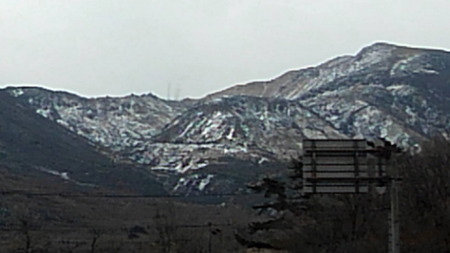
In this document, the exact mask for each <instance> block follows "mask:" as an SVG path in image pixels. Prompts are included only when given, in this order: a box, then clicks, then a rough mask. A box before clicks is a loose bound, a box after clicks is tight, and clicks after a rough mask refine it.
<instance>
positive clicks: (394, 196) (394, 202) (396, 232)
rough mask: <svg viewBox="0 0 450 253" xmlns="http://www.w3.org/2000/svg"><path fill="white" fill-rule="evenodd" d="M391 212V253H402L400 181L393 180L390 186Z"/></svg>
mask: <svg viewBox="0 0 450 253" xmlns="http://www.w3.org/2000/svg"><path fill="white" fill-rule="evenodd" d="M389 195H390V196H389V198H390V202H391V203H390V204H391V206H390V212H389V250H388V252H389V253H400V226H399V220H398V211H399V208H398V205H399V203H398V180H397V178H395V177H394V178H391V182H390V185H389Z"/></svg>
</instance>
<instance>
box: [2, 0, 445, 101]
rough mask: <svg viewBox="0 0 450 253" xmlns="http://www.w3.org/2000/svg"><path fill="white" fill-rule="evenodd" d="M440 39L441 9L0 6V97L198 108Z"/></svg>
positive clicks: (64, 2)
mask: <svg viewBox="0 0 450 253" xmlns="http://www.w3.org/2000/svg"><path fill="white" fill-rule="evenodd" d="M449 27H450V1H449V0H296V1H295V0H127V1H125V0H0V86H1V85H7V84H40V85H42V86H45V87H48V88H51V89H63V90H68V91H71V92H75V93H78V94H80V95H86V96H100V95H107V94H108V95H125V94H130V93H135V94H141V93H148V92H151V93H154V94H156V95H158V96H161V97H167V95H168V86H169V85H170V94H171V97H172V98H174V97H175V96H176V94H177V93H178V97H179V98H183V97H201V96H204V95H205V94H207V93H211V92H214V91H218V90H221V89H224V88H226V87H229V86H232V85H235V84H238V83H246V82H248V81H251V80H266V79H271V78H273V77H276V76H278V75H280V74H282V73H283V72H285V71H287V70H290V69H299V68H303V67H307V66H311V65H317V64H319V63H321V62H323V61H325V60H328V59H330V58H333V57H335V56H338V55H344V54H354V53H356V52H357V51H359V50H360V49H361V48H362V47H364V46H366V45H368V44H371V43H373V42H375V41H387V42H393V43H397V44H403V45H413V46H423V47H433V48H441V49H450V32H449Z"/></svg>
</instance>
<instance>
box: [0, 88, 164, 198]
mask: <svg viewBox="0 0 450 253" xmlns="http://www.w3.org/2000/svg"><path fill="white" fill-rule="evenodd" d="M0 108H1V109H0V166H1V167H2V168H7V169H8V170H9V172H10V173H16V174H20V175H23V176H24V177H34V178H36V180H37V179H38V178H41V179H42V180H44V181H45V180H47V181H49V182H54V181H59V182H64V184H66V186H67V184H68V185H70V186H71V188H72V189H76V190H77V191H78V190H79V191H88V190H102V189H103V190H108V189H109V190H110V191H114V190H118V191H126V192H130V191H132V192H139V193H147V194H149V193H153V194H164V190H163V188H162V186H161V185H160V184H159V183H158V182H156V180H155V179H154V177H153V176H151V175H149V174H148V173H147V172H146V171H145V170H143V169H139V168H138V167H136V166H130V165H128V164H121V163H116V164H113V162H112V159H111V157H110V156H109V155H108V153H107V152H106V150H103V149H101V148H99V147H96V146H94V145H93V144H92V143H90V142H89V141H88V140H87V139H85V138H83V137H81V136H79V135H77V134H75V133H73V132H71V131H69V130H68V129H67V128H65V127H63V126H61V125H59V124H57V123H55V122H53V121H51V120H47V119H45V118H44V117H41V116H40V115H39V114H37V113H36V112H35V111H34V110H31V108H30V107H24V106H23V105H22V104H20V103H19V102H18V101H17V100H16V99H14V97H11V96H10V95H9V94H8V93H6V92H5V91H1V92H0Z"/></svg>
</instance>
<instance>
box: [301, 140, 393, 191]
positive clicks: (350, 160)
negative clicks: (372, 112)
mask: <svg viewBox="0 0 450 253" xmlns="http://www.w3.org/2000/svg"><path fill="white" fill-rule="evenodd" d="M374 153H376V150H375V149H373V148H371V147H369V146H368V143H367V141H366V140H364V139H357V140H351V139H344V140H324V139H306V140H304V141H303V172H302V175H303V193H367V192H369V188H370V183H371V182H373V179H374V178H375V177H379V178H381V177H383V176H385V162H384V159H383V160H382V159H377V158H376V157H375V156H373V155H372V154H374Z"/></svg>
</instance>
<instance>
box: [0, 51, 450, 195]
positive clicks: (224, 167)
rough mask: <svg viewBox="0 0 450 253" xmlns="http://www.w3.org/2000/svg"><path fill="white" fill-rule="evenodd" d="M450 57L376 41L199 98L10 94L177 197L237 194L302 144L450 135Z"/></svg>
mask: <svg viewBox="0 0 450 253" xmlns="http://www.w3.org/2000/svg"><path fill="white" fill-rule="evenodd" d="M449 80H450V53H449V52H446V51H442V50H430V49H419V48H409V47H404V46H397V45H392V44H387V43H375V44H373V45H370V46H368V47H366V48H364V49H362V50H361V51H360V52H358V53H357V54H356V55H354V56H342V57H338V58H335V59H332V60H330V61H327V62H325V63H323V64H320V65H319V66H317V67H310V68H306V69H300V70H295V71H290V72H288V73H286V74H284V75H282V76H280V77H278V78H275V79H273V80H271V81H267V82H254V83H249V84H245V85H237V86H233V87H231V88H229V89H226V90H223V91H220V92H217V93H213V94H210V95H208V96H206V97H205V98H202V99H198V100H182V101H167V100H163V99H160V98H157V97H156V96H153V95H151V94H147V95H141V96H135V95H131V96H126V97H121V98H110V97H104V98H89V99H88V98H82V97H78V96H75V95H73V94H69V93H65V92H55V91H49V90H44V89H40V88H33V87H28V88H27V87H21V88H13V87H10V88H7V89H5V90H4V92H6V93H8V94H10V95H11V98H12V99H14V100H15V101H16V102H17V103H20V104H21V106H23V107H26V108H31V109H32V110H33V111H35V112H36V113H37V114H40V115H41V116H43V117H44V118H46V119H48V120H50V121H53V122H56V123H58V124H59V125H61V126H64V127H65V128H66V129H68V130H70V131H71V132H72V133H76V134H77V135H80V136H82V137H84V138H86V139H87V140H89V141H90V142H91V143H92V144H95V145H98V146H101V147H103V148H105V149H107V150H109V151H111V152H112V155H111V156H112V157H113V158H114V159H115V160H119V161H123V162H128V163H130V162H135V163H137V164H140V165H142V166H144V167H145V168H146V170H147V171H148V172H150V173H151V174H153V175H156V177H157V178H158V180H160V182H162V183H163V184H164V186H165V189H166V190H168V191H169V192H177V193H183V194H186V193H189V194H198V193H203V194H204V193H229V192H236V191H244V188H243V185H242V184H243V183H244V182H245V181H248V180H252V179H254V178H255V177H258V176H261V175H262V174H264V173H270V172H273V171H275V170H276V169H277V168H280V167H281V166H284V165H282V164H284V163H285V162H286V161H288V160H289V159H290V158H291V157H296V156H298V155H299V154H301V149H302V147H301V141H302V139H304V138H378V137H381V138H385V139H387V140H389V141H391V142H394V143H397V144H398V145H400V146H403V147H405V148H415V149H418V148H420V147H419V146H418V145H417V144H418V143H420V142H421V141H423V140H426V139H428V138H430V137H432V136H435V135H438V136H442V138H447V139H448V138H449V133H450V106H449V105H450V83H449V82H450V81H449Z"/></svg>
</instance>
